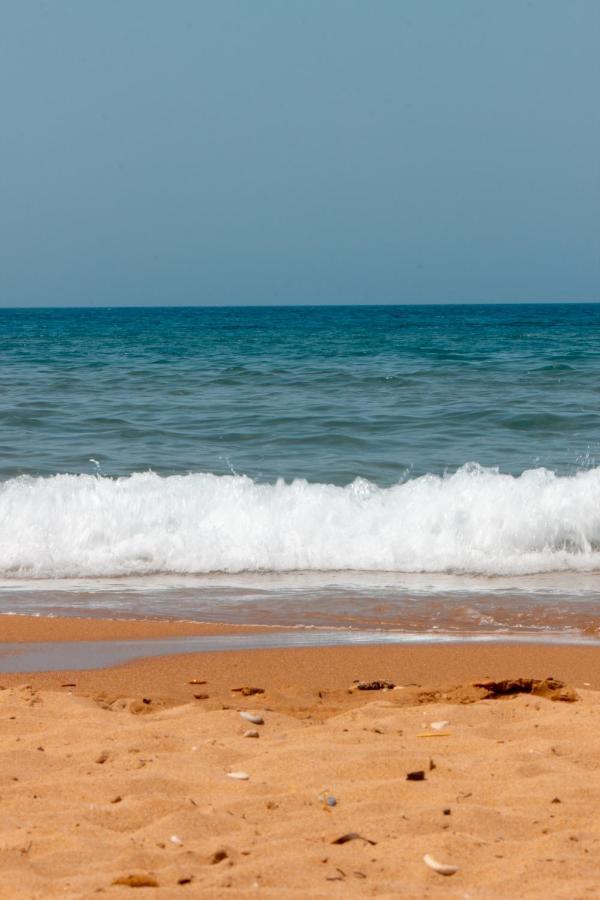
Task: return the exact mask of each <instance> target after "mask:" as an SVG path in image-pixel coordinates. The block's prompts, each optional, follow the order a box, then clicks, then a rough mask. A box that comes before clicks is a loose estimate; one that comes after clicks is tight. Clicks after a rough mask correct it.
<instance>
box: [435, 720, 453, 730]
mask: <svg viewBox="0 0 600 900" xmlns="http://www.w3.org/2000/svg"><path fill="white" fill-rule="evenodd" d="M449 724H450V722H448V721H446V719H443V720H442V721H441V722H432V723H431V726H430V727H431V728H433V730H434V731H443V730H444V728H446V727H447V726H448V725H449Z"/></svg>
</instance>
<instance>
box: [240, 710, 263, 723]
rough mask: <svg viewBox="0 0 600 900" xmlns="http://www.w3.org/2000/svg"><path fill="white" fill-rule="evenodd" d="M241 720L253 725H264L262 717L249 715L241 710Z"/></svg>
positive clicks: (254, 714) (253, 714)
mask: <svg viewBox="0 0 600 900" xmlns="http://www.w3.org/2000/svg"><path fill="white" fill-rule="evenodd" d="M240 716H241V717H242V719H246V721H247V722H252V724H253V725H264V723H265V720H264V719H263V717H262V716H259V715H258V713H249V712H246V711H245V710H243V711H242V712H241V713H240Z"/></svg>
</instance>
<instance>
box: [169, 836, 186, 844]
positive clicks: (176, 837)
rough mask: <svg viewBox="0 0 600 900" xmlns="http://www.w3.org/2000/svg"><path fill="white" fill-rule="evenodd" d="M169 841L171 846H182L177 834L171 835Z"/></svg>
mask: <svg viewBox="0 0 600 900" xmlns="http://www.w3.org/2000/svg"><path fill="white" fill-rule="evenodd" d="M169 840H170V841H171V843H172V844H183V841H182V840H181V838H180V837H179V835H177V834H172V835H171V837H170V838H169Z"/></svg>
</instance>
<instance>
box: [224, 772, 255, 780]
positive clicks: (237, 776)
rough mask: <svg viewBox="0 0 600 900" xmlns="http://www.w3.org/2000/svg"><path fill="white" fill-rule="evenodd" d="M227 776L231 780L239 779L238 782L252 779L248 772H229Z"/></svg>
mask: <svg viewBox="0 0 600 900" xmlns="http://www.w3.org/2000/svg"><path fill="white" fill-rule="evenodd" d="M227 774H228V776H229V777H230V778H235V779H237V781H248V779H249V778H250V776H249V775H248V773H247V772H228V773H227Z"/></svg>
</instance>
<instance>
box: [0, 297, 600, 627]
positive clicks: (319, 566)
mask: <svg viewBox="0 0 600 900" xmlns="http://www.w3.org/2000/svg"><path fill="white" fill-rule="evenodd" d="M599 350H600V306H596V305H583V304H564V305H521V306H510V305H507V306H485V305H481V306H453V307H448V306H432V307H429V306H427V307H426V306H420V307H418V306H412V307H411V306H398V307H377V306H370V307H302V308H300V307H295V308H285V307H279V308H227V309H210V308H180V309H178V308H175V309H166V308H164V309H156V308H153V309H89V310H85V309H79V310H73V309H71V310H59V309H48V310H2V311H0V479H1V481H0V585H1V592H0V609H3V610H4V611H29V612H32V611H33V612H35V611H45V612H48V611H58V610H60V611H62V612H69V611H71V612H73V611H74V612H82V611H84V612H85V611H89V610H96V611H99V612H103V611H104V612H110V614H153V615H155V614H165V615H185V616H186V617H188V618H204V619H212V620H214V619H225V618H226V619H230V620H231V619H236V618H237V619H244V620H254V621H258V620H260V621H272V622H275V621H277V622H299V623H303V624H306V623H312V624H328V625H331V624H334V625H336V624H337V625H361V626H368V627H372V626H383V627H399V628H408V629H413V630H427V629H428V628H435V629H439V630H442V631H443V630H446V631H447V630H451V629H452V628H454V629H463V630H464V629H467V630H468V629H469V628H479V629H482V628H487V629H489V630H494V629H500V630H502V629H506V628H508V629H513V630H514V629H516V628H518V627H527V628H536V627H539V628H546V629H551V628H554V629H557V628H558V629H564V628H570V627H586V628H590V629H593V628H594V627H595V623H596V619H598V622H600V605H599V603H598V597H599V596H600V595H599V594H598V581H597V573H599V572H600V468H598V467H597V460H598V462H599V463H600V404H599V401H600V353H599Z"/></svg>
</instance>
